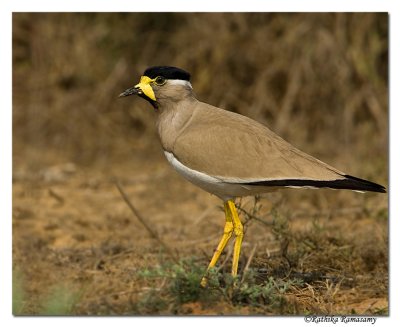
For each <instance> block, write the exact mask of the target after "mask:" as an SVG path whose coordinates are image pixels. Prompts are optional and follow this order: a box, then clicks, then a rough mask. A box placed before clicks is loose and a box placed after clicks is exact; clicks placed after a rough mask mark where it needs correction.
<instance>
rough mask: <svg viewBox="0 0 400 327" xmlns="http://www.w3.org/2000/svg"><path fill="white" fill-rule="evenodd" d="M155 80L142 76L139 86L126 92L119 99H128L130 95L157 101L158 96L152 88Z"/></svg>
mask: <svg viewBox="0 0 400 327" xmlns="http://www.w3.org/2000/svg"><path fill="white" fill-rule="evenodd" d="M153 81H154V80H153V79H151V78H149V77H147V76H142V77H141V78H140V82H139V84H136V85H135V86H134V87H131V88H130V89H127V90H125V91H124V92H122V93H121V94H120V95H119V97H127V96H130V95H139V96H144V97H147V98H149V99H150V100H153V101H156V96H155V94H154V91H153V88H152V87H151V85H150V83H151V82H153Z"/></svg>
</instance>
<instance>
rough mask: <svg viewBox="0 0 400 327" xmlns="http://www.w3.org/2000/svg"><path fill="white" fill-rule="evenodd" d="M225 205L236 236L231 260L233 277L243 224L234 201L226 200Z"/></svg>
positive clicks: (235, 272) (235, 271)
mask: <svg viewBox="0 0 400 327" xmlns="http://www.w3.org/2000/svg"><path fill="white" fill-rule="evenodd" d="M227 205H228V208H229V211H230V213H231V217H232V222H233V232H234V233H235V236H236V239H235V247H234V248H233V260H232V276H233V277H235V276H236V275H237V271H238V265H239V257H240V249H241V247H242V241H243V225H242V222H241V221H240V219H239V215H238V213H237V210H236V207H235V203H234V202H233V201H232V200H229V201H228V202H227Z"/></svg>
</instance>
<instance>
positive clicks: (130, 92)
mask: <svg viewBox="0 0 400 327" xmlns="http://www.w3.org/2000/svg"><path fill="white" fill-rule="evenodd" d="M139 91H140V90H139V89H138V88H136V86H134V87H131V88H129V89H127V90H125V91H124V92H122V93H121V94H120V95H119V96H118V98H122V97H127V96H130V95H138V94H139Z"/></svg>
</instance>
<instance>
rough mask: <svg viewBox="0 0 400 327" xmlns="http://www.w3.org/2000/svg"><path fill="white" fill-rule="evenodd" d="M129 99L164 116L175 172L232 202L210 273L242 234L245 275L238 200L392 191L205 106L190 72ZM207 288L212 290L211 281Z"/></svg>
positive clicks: (145, 81)
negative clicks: (280, 193) (320, 191)
mask: <svg viewBox="0 0 400 327" xmlns="http://www.w3.org/2000/svg"><path fill="white" fill-rule="evenodd" d="M129 95H138V96H140V97H142V98H144V99H145V100H147V101H149V102H150V104H151V105H152V106H153V108H154V109H155V110H156V112H157V113H158V118H157V128H158V134H159V137H160V140H161V145H162V147H163V150H164V154H165V156H166V158H167V160H168V161H169V163H170V164H171V165H172V166H173V167H174V168H175V170H176V171H177V172H178V173H179V174H181V175H182V176H183V177H184V178H186V179H187V180H189V181H190V182H192V183H193V184H195V185H197V186H199V187H201V188H202V189H204V190H206V191H207V192H210V193H212V194H215V195H216V196H218V197H219V198H221V199H222V200H223V201H224V208H225V219H226V223H225V228H224V233H223V236H222V239H221V241H220V243H219V244H218V247H217V249H216V250H215V253H214V255H213V257H212V259H211V262H210V264H209V266H208V269H210V268H211V267H214V266H215V264H216V263H217V260H218V259H219V257H220V255H221V253H222V251H223V250H224V248H225V246H226V244H227V243H228V241H229V239H230V238H231V237H232V236H233V235H235V237H236V239H235V244H234V251H233V263H232V275H233V276H236V275H237V270H238V261H239V255H240V248H241V245H242V240H243V226H242V224H241V222H240V219H239V217H238V214H237V211H236V207H235V203H234V199H235V198H236V197H241V196H246V195H255V194H259V193H265V192H270V191H273V190H277V189H279V188H284V187H294V188H332V189H348V190H356V191H371V192H381V193H385V192H386V191H385V188H384V187H383V186H381V185H379V184H376V183H372V182H369V181H367V180H364V179H361V178H357V177H353V176H350V175H347V174H345V173H343V172H341V171H340V170H338V169H336V168H333V167H332V166H329V165H327V164H326V163H324V162H322V161H320V160H318V159H316V158H314V157H312V156H310V155H308V154H306V153H304V152H302V151H300V150H298V149H296V148H295V147H293V146H292V145H291V144H289V143H288V142H286V141H284V140H283V139H282V138H280V137H279V136H278V135H276V134H274V133H273V132H272V131H271V130H269V129H268V128H267V127H266V126H264V125H262V124H260V123H258V122H256V121H254V120H252V119H250V118H247V117H245V116H242V115H239V114H237V113H233V112H230V111H226V110H224V109H220V108H217V107H214V106H212V105H209V104H207V103H204V102H200V101H199V100H197V99H196V96H195V94H194V93H193V89H192V85H191V84H190V74H189V73H187V72H186V71H184V70H182V69H179V68H176V67H168V66H158V67H151V68H148V69H147V70H146V71H145V72H144V74H143V76H142V77H141V79H140V82H139V84H137V85H135V86H134V87H132V88H129V89H127V90H126V91H124V92H123V93H121V94H120V97H126V96H129ZM201 284H202V285H203V286H204V285H206V279H205V278H203V280H202V283H201Z"/></svg>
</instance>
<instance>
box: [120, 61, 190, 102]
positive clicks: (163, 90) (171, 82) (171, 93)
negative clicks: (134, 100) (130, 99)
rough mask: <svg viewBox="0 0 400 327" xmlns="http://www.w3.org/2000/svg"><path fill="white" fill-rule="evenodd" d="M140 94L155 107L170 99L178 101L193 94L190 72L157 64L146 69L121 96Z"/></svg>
mask: <svg viewBox="0 0 400 327" xmlns="http://www.w3.org/2000/svg"><path fill="white" fill-rule="evenodd" d="M129 95H138V96H140V97H141V98H143V99H145V100H147V101H149V102H150V103H151V104H152V106H153V107H154V108H159V106H160V105H162V104H164V103H167V102H169V101H173V102H177V101H180V100H182V99H184V98H185V97H186V96H188V95H192V86H191V84H190V74H189V73H188V72H186V71H184V70H183V69H180V68H176V67H171V66H155V67H150V68H148V69H146V70H145V72H144V73H143V76H142V77H141V78H140V82H139V83H138V84H136V85H135V86H134V87H131V88H129V89H127V90H125V91H124V92H122V93H121V94H120V95H119V97H126V96H129Z"/></svg>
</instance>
